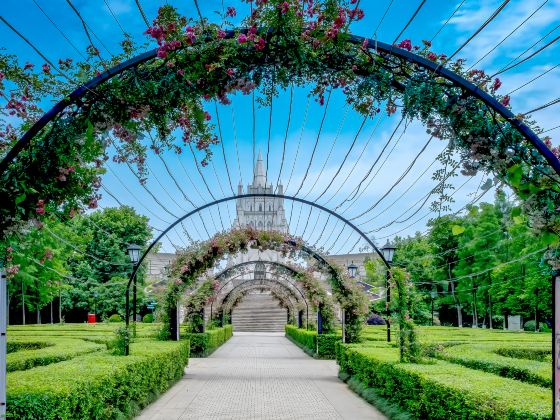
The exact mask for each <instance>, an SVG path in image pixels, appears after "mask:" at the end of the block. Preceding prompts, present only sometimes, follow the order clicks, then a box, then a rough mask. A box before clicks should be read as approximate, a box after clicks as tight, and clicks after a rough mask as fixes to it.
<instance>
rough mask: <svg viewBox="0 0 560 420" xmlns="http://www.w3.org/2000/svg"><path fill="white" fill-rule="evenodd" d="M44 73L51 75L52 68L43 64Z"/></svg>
mask: <svg viewBox="0 0 560 420" xmlns="http://www.w3.org/2000/svg"><path fill="white" fill-rule="evenodd" d="M42 69H43V73H45V74H50V73H51V66H49V65H48V64H43V67H42Z"/></svg>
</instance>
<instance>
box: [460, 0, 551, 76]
mask: <svg viewBox="0 0 560 420" xmlns="http://www.w3.org/2000/svg"><path fill="white" fill-rule="evenodd" d="M548 2H549V0H545V1H544V2H543V3H541V5H540V6H539V7H537V8H536V9H535V10H534V11H533V13H531V14H530V15H529V16H527V17H526V18H525V19H524V20H523V21H522V22H521V23H520V24H519V25H517V26H516V27H515V28H514V29H513V30H512V31H510V32H509V33H508V34H507V35H506V36H505V37H504V38H502V40H501V41H500V42H498V43H497V44H496V45H494V46H493V47H492V48H491V49H490V50H489V51H487V52H486V54H484V55H483V56H482V57H480V58H479V59H478V60H477V61H476V62H475V63H474V64H473V65H471V66H470V67H469V68H468V69H467V71H469V70H471V69H472V68H473V67H474V66H476V65H477V64H478V63H480V62H481V61H482V60H484V59H485V58H486V57H488V56H489V55H490V54H491V53H492V52H494V51H495V50H496V48H498V47H499V46H500V45H502V44H503V43H504V42H505V41H506V40H507V39H508V38H509V37H510V36H512V35H513V34H514V33H515V32H517V30H518V29H519V28H521V27H522V26H523V25H524V24H525V23H526V22H527V21H528V20H529V19H531V18H532V17H533V16H534V15H535V13H537V12H538V11H539V10H541V9H542V8H543V7H544V5H545V4H546V3H548Z"/></svg>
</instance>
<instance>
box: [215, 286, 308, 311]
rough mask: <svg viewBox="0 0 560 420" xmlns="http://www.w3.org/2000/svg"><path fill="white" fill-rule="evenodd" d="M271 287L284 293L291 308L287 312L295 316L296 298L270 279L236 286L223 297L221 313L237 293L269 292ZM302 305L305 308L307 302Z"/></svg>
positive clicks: (285, 287) (297, 304)
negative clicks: (261, 290) (277, 288)
mask: <svg viewBox="0 0 560 420" xmlns="http://www.w3.org/2000/svg"><path fill="white" fill-rule="evenodd" d="M273 286H278V287H279V288H280V289H281V290H282V291H283V292H284V293H286V295H285V297H286V298H288V299H287V300H288V302H289V303H290V305H291V308H290V310H289V312H292V314H295V309H296V307H300V306H299V302H298V299H297V296H296V295H295V294H294V293H293V291H291V290H290V288H289V287H287V286H286V285H285V284H283V283H282V282H280V281H277V280H274V279H270V278H267V279H260V280H254V279H251V280H245V281H242V282H241V283H239V284H238V285H236V286H235V287H234V288H233V289H232V290H230V291H229V292H228V293H227V295H226V296H225V297H224V299H223V300H222V301H221V310H222V311H223V310H224V309H226V308H228V303H229V302H230V301H231V299H232V298H233V299H235V298H236V294H237V293H242V292H244V291H248V290H251V289H259V288H260V289H267V288H268V289H270V290H273ZM291 298H294V299H295V302H294V301H292V300H291ZM282 303H286V302H282ZM294 303H295V305H294ZM304 303H305V304H306V306H307V301H304ZM229 309H230V310H231V309H232V308H229ZM298 310H299V309H298ZM308 313H309V312H308Z"/></svg>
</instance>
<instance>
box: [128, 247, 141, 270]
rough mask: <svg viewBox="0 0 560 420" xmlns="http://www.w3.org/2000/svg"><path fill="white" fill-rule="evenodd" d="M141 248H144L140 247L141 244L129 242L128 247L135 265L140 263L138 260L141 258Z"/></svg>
mask: <svg viewBox="0 0 560 420" xmlns="http://www.w3.org/2000/svg"><path fill="white" fill-rule="evenodd" d="M141 249H142V248H141V247H140V245H136V244H129V245H128V247H127V248H126V250H127V252H128V256H129V258H130V261H131V262H132V264H134V265H136V264H138V261H139V260H140V250H141Z"/></svg>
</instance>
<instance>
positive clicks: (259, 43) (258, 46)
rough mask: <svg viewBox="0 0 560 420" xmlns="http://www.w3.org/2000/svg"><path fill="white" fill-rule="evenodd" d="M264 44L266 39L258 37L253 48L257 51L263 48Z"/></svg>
mask: <svg viewBox="0 0 560 420" xmlns="http://www.w3.org/2000/svg"><path fill="white" fill-rule="evenodd" d="M265 46H266V41H265V40H264V38H262V37H261V38H259V40H258V41H257V42H256V43H255V48H256V49H257V50H258V51H262V50H264V47H265Z"/></svg>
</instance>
